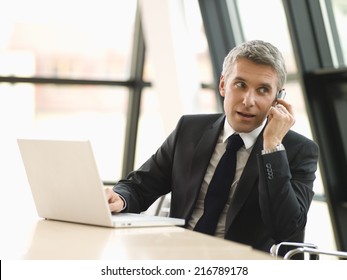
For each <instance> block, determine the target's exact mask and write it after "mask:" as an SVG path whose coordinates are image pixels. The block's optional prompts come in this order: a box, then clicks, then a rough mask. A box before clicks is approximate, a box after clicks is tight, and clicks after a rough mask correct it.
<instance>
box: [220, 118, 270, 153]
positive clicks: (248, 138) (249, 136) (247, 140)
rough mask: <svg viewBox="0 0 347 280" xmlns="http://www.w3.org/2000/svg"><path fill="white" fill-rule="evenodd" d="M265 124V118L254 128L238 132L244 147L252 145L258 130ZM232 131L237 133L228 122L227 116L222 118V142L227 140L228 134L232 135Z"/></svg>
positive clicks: (258, 132)
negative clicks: (249, 130)
mask: <svg viewBox="0 0 347 280" xmlns="http://www.w3.org/2000/svg"><path fill="white" fill-rule="evenodd" d="M265 124H266V119H265V120H264V121H263V123H262V124H261V125H260V126H259V127H257V128H256V129H254V130H252V131H251V132H248V133H239V134H240V137H241V138H242V140H243V143H244V144H245V147H246V149H248V148H250V147H252V146H253V145H254V143H255V141H256V140H257V137H258V136H259V134H260V132H261V131H262V130H263V128H264V126H265ZM234 133H237V132H236V131H235V130H234V129H233V128H232V127H231V126H230V125H229V123H228V120H227V118H225V119H224V129H223V137H222V138H223V142H225V141H227V139H228V138H229V136H231V135H233V134H234Z"/></svg>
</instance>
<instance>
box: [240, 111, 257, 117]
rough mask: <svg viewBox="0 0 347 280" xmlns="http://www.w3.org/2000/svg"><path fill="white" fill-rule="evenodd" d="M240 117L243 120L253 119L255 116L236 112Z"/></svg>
mask: <svg viewBox="0 0 347 280" xmlns="http://www.w3.org/2000/svg"><path fill="white" fill-rule="evenodd" d="M237 113H238V114H239V115H240V116H241V117H243V118H254V117H255V115H253V114H249V113H243V112H237Z"/></svg>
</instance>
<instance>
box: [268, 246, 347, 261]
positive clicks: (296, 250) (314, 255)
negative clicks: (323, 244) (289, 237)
mask: <svg viewBox="0 0 347 280" xmlns="http://www.w3.org/2000/svg"><path fill="white" fill-rule="evenodd" d="M281 246H291V247H293V249H292V250H289V251H288V252H287V253H286V254H285V255H284V257H283V259H285V260H291V259H293V257H294V256H295V255H297V254H304V253H307V254H308V255H309V259H310V260H319V256H320V255H329V256H335V257H337V258H339V259H347V252H343V251H335V250H320V249H318V246H317V245H315V244H312V243H299V242H281V243H278V244H274V245H272V247H271V248H270V255H271V256H274V257H278V255H279V250H280V248H281Z"/></svg>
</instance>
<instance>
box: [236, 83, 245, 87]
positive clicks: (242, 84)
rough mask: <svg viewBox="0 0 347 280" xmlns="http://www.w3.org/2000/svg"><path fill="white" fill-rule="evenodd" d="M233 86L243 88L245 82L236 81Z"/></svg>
mask: <svg viewBox="0 0 347 280" xmlns="http://www.w3.org/2000/svg"><path fill="white" fill-rule="evenodd" d="M235 86H236V87H237V88H244V87H245V86H246V85H245V83H243V82H238V83H236V84H235Z"/></svg>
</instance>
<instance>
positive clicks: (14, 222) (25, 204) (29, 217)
mask: <svg viewBox="0 0 347 280" xmlns="http://www.w3.org/2000/svg"><path fill="white" fill-rule="evenodd" d="M7 144H8V145H6V149H5V148H4V149H3V151H2V154H3V155H4V154H5V155H6V153H8V154H9V156H8V157H6V156H5V157H4V160H1V159H0V166H1V167H2V168H1V169H2V173H1V174H0V221H1V230H0V258H1V259H15V260H18V259H81V260H88V259H92V260H94V259H122V260H127V259H139V260H144V259H147V260H151V259H164V260H172V259H178V260H180V259H186V260H189V259H191V260H193V259H206V260H208V259H272V258H271V257H270V256H269V254H267V253H264V252H259V251H256V250H252V248H251V247H249V246H245V245H241V244H237V243H234V242H231V241H226V240H223V239H219V238H215V237H211V236H207V235H204V234H201V233H197V232H193V231H190V230H186V229H183V228H180V227H160V228H159V227H158V228H133V229H111V228H103V227H97V226H88V225H80V224H72V223H65V222H56V221H48V220H42V219H40V218H39V217H38V216H37V212H36V208H35V205H34V202H33V199H32V195H31V192H30V188H29V185H28V182H27V179H26V175H25V171H24V167H23V164H22V162H21V158H20V155H19V152H18V148H17V147H16V142H14V141H11V142H9V143H7ZM14 151H15V152H14ZM9 158H11V160H6V159H9Z"/></svg>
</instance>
